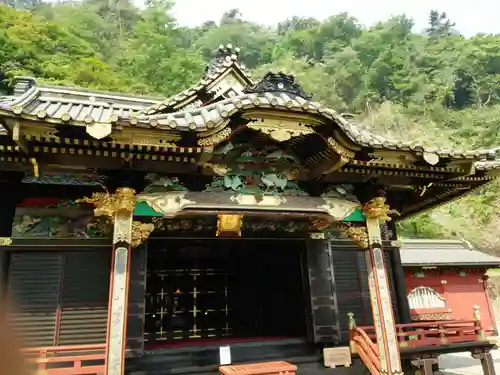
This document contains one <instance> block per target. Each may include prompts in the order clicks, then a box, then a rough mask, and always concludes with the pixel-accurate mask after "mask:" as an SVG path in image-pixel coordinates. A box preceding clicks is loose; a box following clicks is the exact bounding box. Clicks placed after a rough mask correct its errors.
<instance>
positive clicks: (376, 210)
mask: <svg viewBox="0 0 500 375" xmlns="http://www.w3.org/2000/svg"><path fill="white" fill-rule="evenodd" d="M363 213H364V214H365V216H366V218H370V219H379V221H380V222H381V223H384V222H386V221H390V220H391V218H390V217H389V215H399V213H398V212H397V211H396V210H391V209H390V207H389V205H388V204H386V203H385V197H376V198H373V199H371V200H370V201H368V202H367V203H365V204H364V206H363Z"/></svg>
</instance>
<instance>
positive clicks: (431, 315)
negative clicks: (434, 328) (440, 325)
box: [411, 312, 451, 322]
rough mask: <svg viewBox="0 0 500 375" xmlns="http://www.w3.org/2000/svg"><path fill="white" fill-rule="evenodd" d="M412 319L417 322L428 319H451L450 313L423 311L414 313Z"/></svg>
mask: <svg viewBox="0 0 500 375" xmlns="http://www.w3.org/2000/svg"><path fill="white" fill-rule="evenodd" d="M411 320H413V321H415V322H421V321H426V320H451V315H450V313H447V312H444V313H423V314H412V315H411Z"/></svg>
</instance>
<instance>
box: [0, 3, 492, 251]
mask: <svg viewBox="0 0 500 375" xmlns="http://www.w3.org/2000/svg"><path fill="white" fill-rule="evenodd" d="M2 2H3V3H4V4H5V5H0V46H1V48H0V94H1V93H2V92H3V93H7V92H8V91H9V89H10V83H11V80H12V78H13V77H14V76H16V75H29V76H35V77H37V78H38V79H39V80H40V81H42V82H44V83H53V84H64V85H76V86H83V87H89V88H94V89H99V90H108V91H123V92H134V93H138V94H148V95H150V94H154V95H156V96H169V95H172V94H174V93H176V92H177V91H180V90H182V89H183V88H185V87H186V86H188V85H189V84H191V83H193V82H195V81H196V80H197V79H198V78H199V77H200V75H201V74H202V72H203V68H204V64H205V63H206V62H207V61H208V60H209V59H210V58H211V56H212V53H213V52H214V51H215V50H216V49H217V47H218V46H219V45H220V44H227V43H231V44H232V45H233V46H238V47H241V56H242V60H243V61H244V63H245V64H246V66H247V67H248V68H250V69H252V71H253V74H254V76H259V75H262V74H263V73H265V72H267V71H268V70H274V71H284V72H286V73H291V74H294V75H295V76H296V77H297V78H298V79H299V81H300V82H301V84H302V86H303V87H304V88H305V89H306V90H307V91H309V92H312V93H314V99H315V100H316V101H320V102H322V103H324V104H326V105H328V106H330V107H331V108H334V109H335V110H337V111H338V112H350V113H353V114H354V115H355V116H356V117H357V120H358V121H359V122H360V123H361V124H363V126H365V127H367V128H371V129H372V130H373V131H375V132H378V133H380V134H390V135H391V136H392V137H395V138H403V139H408V138H409V139H412V140H414V141H422V142H424V143H427V144H430V145H438V146H439V147H443V148H453V147H462V148H467V149H470V148H479V147H492V146H494V145H500V135H499V131H498V130H499V127H500V125H499V120H500V35H476V36H473V37H470V38H465V37H464V36H462V35H460V33H459V30H460V25H455V24H454V23H453V22H452V20H449V19H448V18H447V16H446V14H445V13H441V12H439V11H436V10H429V23H428V27H427V29H426V30H424V31H422V30H418V32H417V30H414V29H413V22H412V20H411V19H410V18H408V17H406V16H404V15H401V16H396V17H393V18H391V19H388V20H380V23H378V24H377V25H375V26H372V27H365V26H364V25H361V24H359V22H358V21H357V20H356V19H355V18H353V17H351V16H350V15H348V14H337V15H334V16H331V17H329V18H327V19H325V20H316V19H311V18H302V17H300V15H297V17H293V18H292V19H288V20H283V22H281V23H279V25H278V26H277V27H276V28H270V27H265V26H262V25H258V24H255V23H252V22H248V21H246V20H245V18H244V15H242V14H240V12H239V11H238V10H237V9H232V10H228V11H227V12H226V13H224V14H222V15H221V18H220V19H216V20H207V22H205V23H204V24H203V25H201V26H199V27H196V28H186V27H181V26H179V25H178V24H177V22H176V20H175V19H174V18H173V17H172V16H171V8H172V2H170V1H167V0H149V1H148V2H147V5H146V6H145V7H144V8H141V9H138V8H137V7H135V6H134V5H133V3H132V2H127V0H121V1H119V2H117V1H114V0H111V1H110V0H83V1H78V2H70V1H67V2H60V3H53V2H51V3H43V2H40V1H39V0H31V1H27V0H0V4H2ZM457 30H458V31H457ZM499 200H500V184H499V183H496V182H494V183H492V184H491V185H489V186H487V187H486V188H483V189H482V190H481V191H477V192H474V193H473V194H471V195H469V196H467V197H464V198H462V199H460V200H457V201H455V202H453V203H450V204H448V205H446V206H442V207H439V208H436V209H435V210H433V211H432V212H426V213H424V214H421V215H419V216H416V217H414V218H411V219H408V220H406V221H404V222H402V223H400V224H399V228H400V234H403V236H406V237H433V238H466V239H468V240H469V241H471V242H472V243H474V244H475V245H476V246H478V247H479V248H481V249H484V250H486V251H489V252H492V253H496V254H500V236H498V227H499V226H500V211H499V210H498V203H499Z"/></svg>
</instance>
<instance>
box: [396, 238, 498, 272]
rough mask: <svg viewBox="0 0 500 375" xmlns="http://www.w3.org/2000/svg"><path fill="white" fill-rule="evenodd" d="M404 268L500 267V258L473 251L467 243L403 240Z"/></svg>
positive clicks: (402, 257) (402, 256)
mask: <svg viewBox="0 0 500 375" xmlns="http://www.w3.org/2000/svg"><path fill="white" fill-rule="evenodd" d="M402 242H403V246H402V247H401V261H402V263H403V266H407V267H408V266H486V267H500V258H498V257H495V256H492V255H489V254H485V253H483V252H481V251H477V250H475V249H471V247H470V245H469V244H468V243H467V242H466V241H457V240H416V239H407V240H402Z"/></svg>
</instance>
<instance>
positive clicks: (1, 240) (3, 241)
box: [0, 237, 12, 246]
mask: <svg viewBox="0 0 500 375" xmlns="http://www.w3.org/2000/svg"><path fill="white" fill-rule="evenodd" d="M10 245H12V238H10V237H0V246H10Z"/></svg>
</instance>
